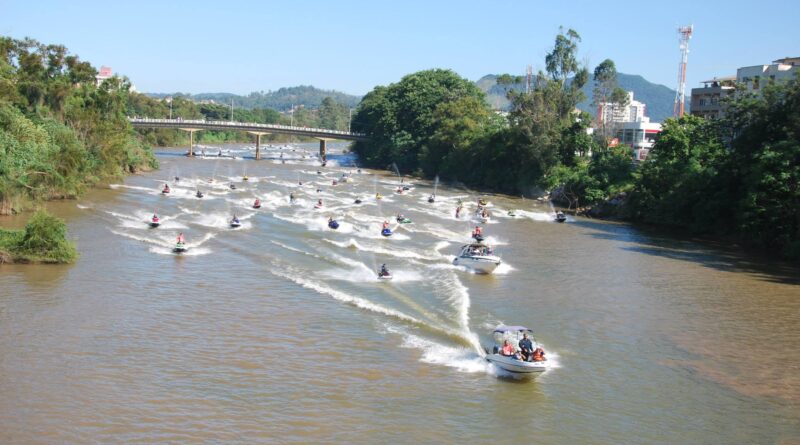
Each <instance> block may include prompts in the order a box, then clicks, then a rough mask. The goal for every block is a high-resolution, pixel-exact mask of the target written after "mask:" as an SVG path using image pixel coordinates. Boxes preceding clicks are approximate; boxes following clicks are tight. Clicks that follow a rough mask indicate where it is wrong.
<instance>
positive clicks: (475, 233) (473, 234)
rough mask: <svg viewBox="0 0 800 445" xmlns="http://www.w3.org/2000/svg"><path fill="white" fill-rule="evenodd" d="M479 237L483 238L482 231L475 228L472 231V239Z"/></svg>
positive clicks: (479, 228) (478, 227) (477, 227)
mask: <svg viewBox="0 0 800 445" xmlns="http://www.w3.org/2000/svg"><path fill="white" fill-rule="evenodd" d="M479 236H483V230H482V229H481V227H480V226H475V230H473V231H472V237H473V238H477V237H479Z"/></svg>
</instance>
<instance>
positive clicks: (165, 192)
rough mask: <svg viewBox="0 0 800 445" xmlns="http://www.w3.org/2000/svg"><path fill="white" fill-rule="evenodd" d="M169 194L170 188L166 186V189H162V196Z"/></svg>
mask: <svg viewBox="0 0 800 445" xmlns="http://www.w3.org/2000/svg"><path fill="white" fill-rule="evenodd" d="M167 193H169V186H168V185H166V184H164V188H163V189H161V194H162V195H166V194H167Z"/></svg>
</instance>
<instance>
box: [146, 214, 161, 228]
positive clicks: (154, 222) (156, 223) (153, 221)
mask: <svg viewBox="0 0 800 445" xmlns="http://www.w3.org/2000/svg"><path fill="white" fill-rule="evenodd" d="M147 224H149V225H150V227H153V228H155V227H158V226H160V225H161V220H160V219H159V218H158V216H156V215H153V217H152V218H150V222H149V223H147Z"/></svg>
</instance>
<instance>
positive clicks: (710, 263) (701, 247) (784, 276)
mask: <svg viewBox="0 0 800 445" xmlns="http://www.w3.org/2000/svg"><path fill="white" fill-rule="evenodd" d="M570 224H572V225H575V226H579V227H583V228H586V229H590V230H592V232H588V233H587V234H588V235H589V236H591V237H594V238H597V239H607V240H612V241H620V242H625V243H630V244H629V245H625V246H623V247H621V249H623V250H627V251H629V252H638V253H643V254H647V255H653V256H658V257H663V258H669V259H673V260H681V261H689V262H693V263H697V264H701V265H703V266H705V267H709V268H712V269H716V270H720V271H725V272H744V273H748V274H751V275H753V276H755V277H757V278H759V279H761V280H765V281H770V282H774V283H782V284H794V285H800V267H798V266H797V265H794V264H791V263H788V262H785V261H780V260H777V259H775V258H773V257H770V256H767V255H765V254H763V253H756V252H752V251H746V250H744V249H742V248H741V247H740V246H738V245H736V244H734V243H731V242H726V241H720V240H710V239H705V238H695V237H691V238H690V237H683V236H681V235H680V234H677V233H675V232H670V231H663V230H656V229H652V228H647V227H637V226H632V225H629V224H626V223H615V222H606V221H592V220H588V219H579V220H576V221H574V222H571V223H570Z"/></svg>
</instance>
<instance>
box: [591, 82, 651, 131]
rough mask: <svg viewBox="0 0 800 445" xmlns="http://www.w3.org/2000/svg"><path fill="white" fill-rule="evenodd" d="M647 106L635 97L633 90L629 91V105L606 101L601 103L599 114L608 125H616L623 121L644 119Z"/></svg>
mask: <svg viewBox="0 0 800 445" xmlns="http://www.w3.org/2000/svg"><path fill="white" fill-rule="evenodd" d="M646 108H647V106H646V105H645V104H644V103H642V102H639V101H638V100H634V99H633V91H628V105H627V106H624V107H621V106H619V104H615V103H613V102H606V103H604V104H601V105H600V107H599V110H598V113H597V115H598V116H599V117H600V119H599V122H600V124H601V125H602V123H603V122H605V124H606V125H607V126H609V125H611V126H613V125H615V124H618V123H621V122H637V121H640V120H642V119H644V117H645V116H644V113H645V109H646Z"/></svg>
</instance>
